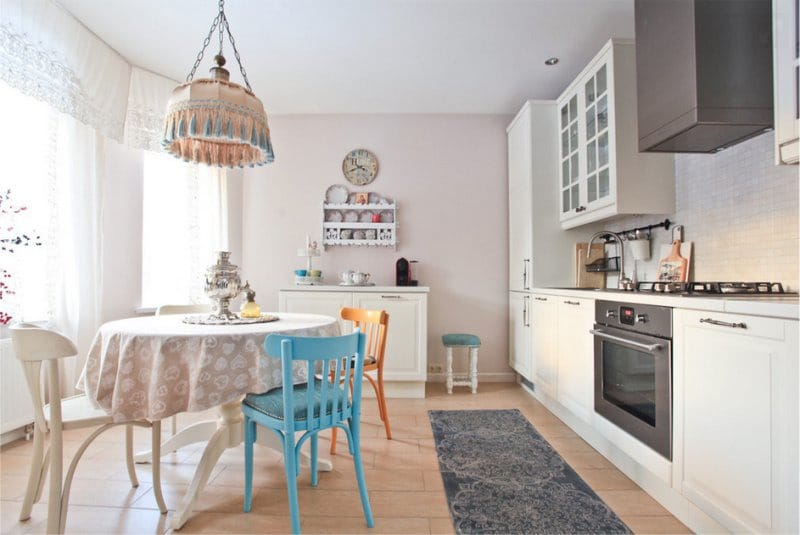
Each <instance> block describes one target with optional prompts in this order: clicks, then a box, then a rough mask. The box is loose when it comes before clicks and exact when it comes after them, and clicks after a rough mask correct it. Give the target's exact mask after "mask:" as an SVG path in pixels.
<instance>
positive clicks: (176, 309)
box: [156, 305, 213, 453]
mask: <svg viewBox="0 0 800 535" xmlns="http://www.w3.org/2000/svg"><path fill="white" fill-rule="evenodd" d="M212 310H213V307H212V306H211V305H161V306H160V307H158V308H157V309H156V316H164V315H167V314H210V313H211V311H212ZM171 420H172V425H171V428H172V429H171V432H172V435H173V436H174V435H175V433H177V432H178V416H177V415H176V416H173V417H172V418H171ZM165 453H168V452H166V451H165Z"/></svg>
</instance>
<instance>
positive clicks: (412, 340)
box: [353, 292, 428, 397]
mask: <svg viewBox="0 0 800 535" xmlns="http://www.w3.org/2000/svg"><path fill="white" fill-rule="evenodd" d="M353 305H354V306H355V307H356V308H367V309H370V310H385V311H386V312H387V313H388V314H389V332H388V335H387V338H386V352H385V359H386V360H385V362H384V365H383V376H384V378H385V379H386V381H411V382H419V383H422V396H421V397H425V386H424V383H425V380H426V378H427V373H428V372H427V366H428V349H427V348H428V296H427V294H424V293H418V294H413V293H392V292H381V293H355V294H353Z"/></svg>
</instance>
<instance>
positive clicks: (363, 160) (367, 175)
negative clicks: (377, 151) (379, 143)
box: [342, 149, 378, 186]
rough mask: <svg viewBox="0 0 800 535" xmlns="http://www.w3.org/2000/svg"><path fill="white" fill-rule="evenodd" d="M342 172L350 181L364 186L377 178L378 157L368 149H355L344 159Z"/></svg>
mask: <svg viewBox="0 0 800 535" xmlns="http://www.w3.org/2000/svg"><path fill="white" fill-rule="evenodd" d="M342 173H344V177H345V178H346V179H347V181H348V182H350V183H351V184H354V185H356V186H364V185H366V184H369V183H370V182H372V181H373V180H375V175H377V174H378V159H377V158H376V157H375V155H374V154H372V153H371V152H370V151H368V150H367V149H354V150H351V151H350V152H349V153H347V156H345V157H344V160H343V161H342Z"/></svg>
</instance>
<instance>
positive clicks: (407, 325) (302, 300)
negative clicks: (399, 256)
mask: <svg viewBox="0 0 800 535" xmlns="http://www.w3.org/2000/svg"><path fill="white" fill-rule="evenodd" d="M345 306H346V307H356V308H367V309H371V310H385V311H386V312H387V313H388V314H389V331H388V335H387V338H386V353H385V358H386V361H385V363H384V367H383V377H384V381H385V389H386V395H387V396H388V397H413V398H424V397H425V380H426V378H427V367H428V288H427V287H422V286H409V287H393V286H391V287H390V286H386V287H381V286H358V287H354V286H314V287H303V288H297V289H295V288H285V289H282V290H281V291H280V292H279V295H278V310H279V312H306V313H311V314H325V315H328V316H334V317H337V318H338V317H339V310H340V309H341V308H342V307H345ZM340 325H341V329H342V334H345V333H349V332H351V331H352V324H351V323H350V322H348V321H343V320H340ZM371 392H372V390H371V389H365V390H364V395H371Z"/></svg>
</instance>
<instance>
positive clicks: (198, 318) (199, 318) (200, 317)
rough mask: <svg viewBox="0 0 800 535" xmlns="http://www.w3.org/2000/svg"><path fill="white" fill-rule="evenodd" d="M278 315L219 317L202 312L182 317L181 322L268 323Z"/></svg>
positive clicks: (221, 323)
mask: <svg viewBox="0 0 800 535" xmlns="http://www.w3.org/2000/svg"><path fill="white" fill-rule="evenodd" d="M279 319H280V318H278V316H273V315H271V314H261V316H260V317H258V318H233V319H230V318H221V317H219V316H215V315H213V314H212V315H210V316H206V315H204V314H192V315H190V316H184V317H183V323H190V324H192V325H250V324H252V323H269V322H271V321H278V320H279Z"/></svg>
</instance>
